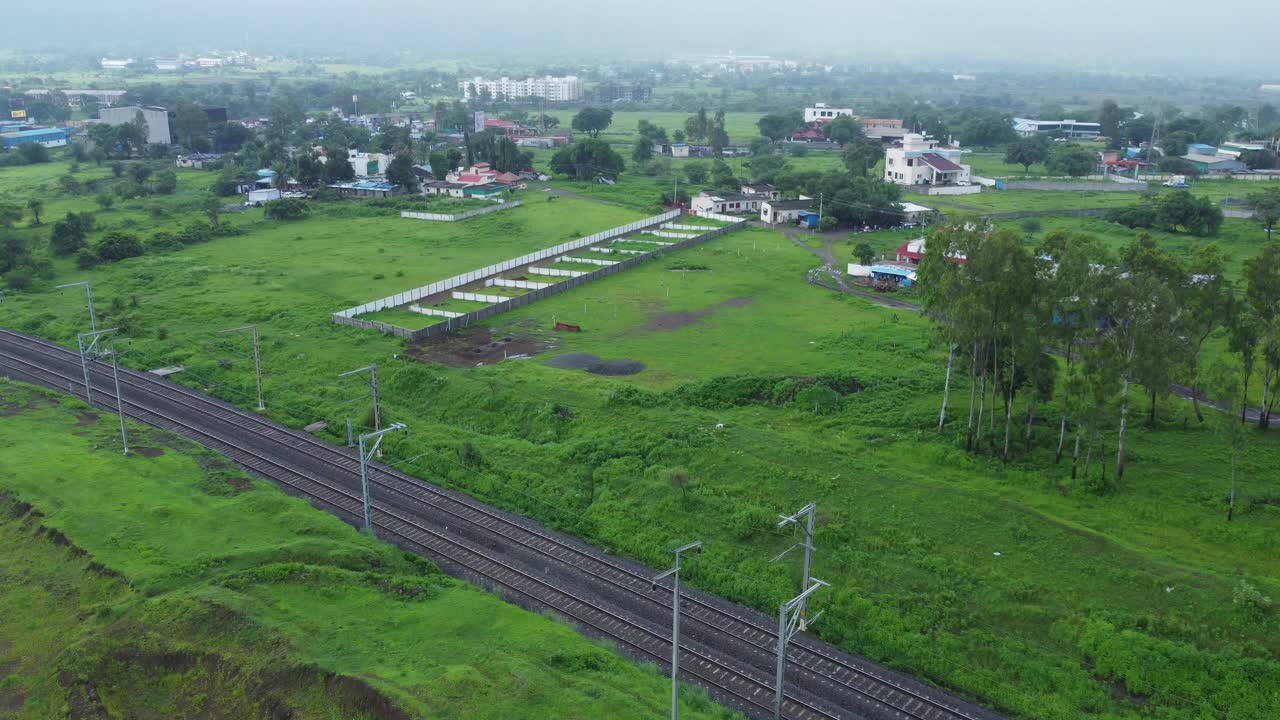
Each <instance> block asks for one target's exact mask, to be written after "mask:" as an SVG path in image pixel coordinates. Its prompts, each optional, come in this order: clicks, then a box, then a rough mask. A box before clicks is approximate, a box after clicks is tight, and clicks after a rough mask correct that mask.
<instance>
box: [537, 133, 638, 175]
mask: <svg viewBox="0 0 1280 720" xmlns="http://www.w3.org/2000/svg"><path fill="white" fill-rule="evenodd" d="M625 168H626V161H624V160H623V159H622V156H621V155H619V154H618V153H617V152H616V151H614V149H613V148H612V147H611V146H610V145H609V143H607V142H605V141H603V140H599V139H596V138H588V139H586V140H579V141H578V142H575V143H574V144H572V145H570V146H568V147H564V148H561V149H560V150H558V151H557V152H556V154H555V155H553V156H552V157H551V171H552V172H554V173H556V174H557V175H567V176H568V177H571V178H573V179H575V180H589V179H591V178H594V177H596V176H598V175H600V176H604V177H608V178H614V177H617V176H618V174H619V173H621V172H622V171H623V170H624V169H625Z"/></svg>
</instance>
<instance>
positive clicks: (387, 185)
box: [329, 180, 400, 191]
mask: <svg viewBox="0 0 1280 720" xmlns="http://www.w3.org/2000/svg"><path fill="white" fill-rule="evenodd" d="M329 187H331V188H341V189H343V190H384V191H390V190H395V189H396V188H398V187H400V186H399V185H396V184H395V183H393V182H386V181H385V180H357V181H355V182H346V183H337V184H336V185H330V186H329Z"/></svg>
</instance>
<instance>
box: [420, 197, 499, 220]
mask: <svg viewBox="0 0 1280 720" xmlns="http://www.w3.org/2000/svg"><path fill="white" fill-rule="evenodd" d="M521 204H522V203H521V202H520V201H519V200H515V201H513V202H504V203H502V204H500V205H494V206H492V207H486V208H476V209H475V210H468V211H467V212H464V213H458V214H457V215H446V214H444V213H423V212H409V211H408V210H402V211H401V212H400V217H402V218H409V219H411V220H438V221H441V222H458V221H459V220H466V219H467V218H473V217H476V216H477V215H488V214H489V213H494V212H498V211H499V210H510V209H511V208H518V207H520V205H521Z"/></svg>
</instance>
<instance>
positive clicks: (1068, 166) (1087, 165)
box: [1046, 143, 1098, 177]
mask: <svg viewBox="0 0 1280 720" xmlns="http://www.w3.org/2000/svg"><path fill="white" fill-rule="evenodd" d="M1097 162H1098V160H1097V157H1096V156H1095V155H1094V153H1093V151H1091V150H1088V149H1086V148H1084V147H1082V146H1080V145H1076V144H1075V143H1058V144H1057V145H1055V146H1054V148H1053V150H1052V151H1051V152H1050V153H1049V159H1048V162H1047V163H1046V165H1047V166H1048V168H1049V172H1052V173H1058V174H1060V175H1070V176H1071V177H1083V176H1085V175H1088V174H1089V173H1090V172H1092V171H1093V168H1094V166H1096V165H1097Z"/></svg>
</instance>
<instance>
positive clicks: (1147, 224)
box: [1105, 205, 1156, 228]
mask: <svg viewBox="0 0 1280 720" xmlns="http://www.w3.org/2000/svg"><path fill="white" fill-rule="evenodd" d="M1105 217H1106V219H1107V222H1113V223H1118V224H1120V225H1124V226H1125V227H1128V228H1151V227H1153V226H1155V224H1156V210H1155V208H1153V207H1151V206H1149V205H1130V206H1129V207H1119V208H1114V209H1112V210H1108V211H1107V214H1106V216H1105Z"/></svg>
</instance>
